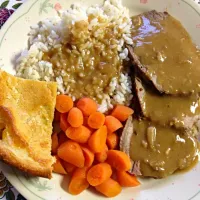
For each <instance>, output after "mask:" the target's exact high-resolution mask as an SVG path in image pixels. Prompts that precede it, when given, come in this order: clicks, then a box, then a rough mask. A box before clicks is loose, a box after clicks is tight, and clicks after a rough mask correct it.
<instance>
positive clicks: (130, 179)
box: [117, 171, 140, 187]
mask: <svg viewBox="0 0 200 200" xmlns="http://www.w3.org/2000/svg"><path fill="white" fill-rule="evenodd" d="M117 181H118V183H119V184H120V185H121V186H122V187H135V186H138V185H140V182H139V181H138V180H137V178H136V177H135V176H134V175H131V174H129V173H127V172H125V171H117Z"/></svg>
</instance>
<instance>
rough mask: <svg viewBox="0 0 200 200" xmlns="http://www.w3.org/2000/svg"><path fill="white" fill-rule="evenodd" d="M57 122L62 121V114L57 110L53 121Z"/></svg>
mask: <svg viewBox="0 0 200 200" xmlns="http://www.w3.org/2000/svg"><path fill="white" fill-rule="evenodd" d="M53 120H54V121H55V122H59V121H60V113H59V112H58V111H57V110H55V112H54V119H53Z"/></svg>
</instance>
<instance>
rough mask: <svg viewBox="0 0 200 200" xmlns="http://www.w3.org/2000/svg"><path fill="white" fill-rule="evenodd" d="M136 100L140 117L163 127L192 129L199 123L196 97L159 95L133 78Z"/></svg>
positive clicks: (197, 98)
mask: <svg viewBox="0 0 200 200" xmlns="http://www.w3.org/2000/svg"><path fill="white" fill-rule="evenodd" d="M135 87H136V94H137V99H138V102H139V105H140V108H141V113H142V115H143V116H144V117H145V118H147V119H149V120H150V121H153V122H156V123H158V124H160V125H163V126H168V125H169V126H175V127H176V128H185V129H192V127H193V126H194V125H198V122H199V121H200V105H199V103H200V99H199V96H198V95H195V94H194V95H191V96H182V97H181V96H170V95H160V94H159V93H156V92H155V91H153V90H151V89H150V88H148V87H147V86H146V85H145V84H143V83H142V81H141V80H140V79H139V78H135Z"/></svg>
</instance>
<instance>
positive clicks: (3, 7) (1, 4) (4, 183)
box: [0, 0, 200, 200]
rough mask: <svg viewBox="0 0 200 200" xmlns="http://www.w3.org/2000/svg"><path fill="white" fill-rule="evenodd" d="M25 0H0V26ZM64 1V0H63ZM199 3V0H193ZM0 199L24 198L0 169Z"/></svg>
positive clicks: (141, 0) (23, 199)
mask: <svg viewBox="0 0 200 200" xmlns="http://www.w3.org/2000/svg"><path fill="white" fill-rule="evenodd" d="M24 1H26V0H0V28H1V27H2V26H3V24H4V23H5V22H6V20H8V18H9V17H10V16H11V15H12V13H13V12H14V11H15V10H16V9H18V8H19V7H20V6H21V5H22V4H23V2H24ZM27 1H28V0H27ZM63 1H64V0H63ZM193 1H195V2H197V3H198V4H200V0H193ZM140 2H141V3H148V0H140ZM0 199H2V200H26V199H25V198H24V197H23V196H22V195H21V194H19V193H18V191H17V190H16V189H15V188H14V187H13V186H12V185H11V184H10V183H9V181H8V180H7V179H6V178H5V176H4V175H3V173H2V172H1V169H0Z"/></svg>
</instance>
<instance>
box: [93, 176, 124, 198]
mask: <svg viewBox="0 0 200 200" xmlns="http://www.w3.org/2000/svg"><path fill="white" fill-rule="evenodd" d="M95 189H96V190H97V191H98V192H100V193H102V194H104V195H105V196H106V197H115V196H117V195H118V194H119V193H120V192H121V191H122V188H121V186H120V185H119V183H118V182H117V181H115V180H113V179H111V178H109V179H108V180H106V181H105V182H103V183H102V184H101V185H98V186H96V187H95Z"/></svg>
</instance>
